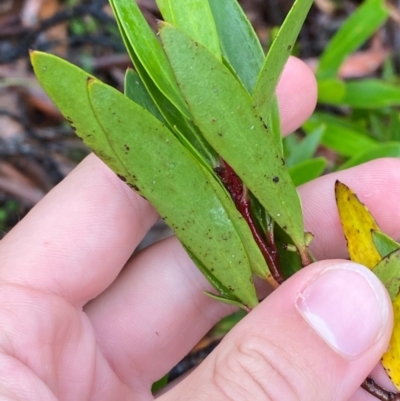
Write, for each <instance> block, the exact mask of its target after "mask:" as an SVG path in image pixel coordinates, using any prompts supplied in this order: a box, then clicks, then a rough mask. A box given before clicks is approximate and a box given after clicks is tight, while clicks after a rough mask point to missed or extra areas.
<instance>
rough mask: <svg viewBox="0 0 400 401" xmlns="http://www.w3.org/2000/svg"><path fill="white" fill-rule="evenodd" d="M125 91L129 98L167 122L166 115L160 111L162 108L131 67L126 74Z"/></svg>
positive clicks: (163, 121)
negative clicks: (159, 107)
mask: <svg viewBox="0 0 400 401" xmlns="http://www.w3.org/2000/svg"><path fill="white" fill-rule="evenodd" d="M124 93H125V95H126V96H128V97H129V99H131V100H133V101H134V102H135V103H137V104H139V105H140V106H142V107H143V108H145V109H146V110H147V111H149V112H150V113H151V114H153V116H154V117H156V118H158V119H159V120H160V121H161V122H162V123H164V124H165V123H166V122H165V119H164V117H163V116H162V114H161V113H160V110H159V109H158V107H157V105H156V104H155V103H154V101H153V99H152V98H151V96H150V94H149V92H148V91H147V89H146V87H145V86H144V84H143V81H142V80H141V78H140V76H139V75H138V73H137V72H136V71H134V70H132V69H131V68H128V69H127V71H126V74H125V85H124Z"/></svg>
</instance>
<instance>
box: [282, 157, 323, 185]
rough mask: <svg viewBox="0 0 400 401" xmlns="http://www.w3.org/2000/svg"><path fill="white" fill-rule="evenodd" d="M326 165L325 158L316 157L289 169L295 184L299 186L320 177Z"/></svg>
mask: <svg viewBox="0 0 400 401" xmlns="http://www.w3.org/2000/svg"><path fill="white" fill-rule="evenodd" d="M326 164H327V162H326V159H325V158H324V157H316V158H315V159H310V160H305V161H303V162H300V163H299V164H296V165H295V166H293V167H291V168H290V169H289V173H290V175H291V177H292V180H293V182H294V184H295V185H296V186H299V185H302V184H305V183H306V182H308V181H311V180H314V179H315V178H317V177H319V176H320V175H321V174H322V173H323V172H324V170H325V168H326Z"/></svg>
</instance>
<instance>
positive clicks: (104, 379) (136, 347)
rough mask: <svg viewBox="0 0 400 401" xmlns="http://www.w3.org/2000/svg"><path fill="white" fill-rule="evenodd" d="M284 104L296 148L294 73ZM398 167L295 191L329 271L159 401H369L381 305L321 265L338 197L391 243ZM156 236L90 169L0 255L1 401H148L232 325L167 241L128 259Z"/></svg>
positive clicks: (302, 86)
mask: <svg viewBox="0 0 400 401" xmlns="http://www.w3.org/2000/svg"><path fill="white" fill-rule="evenodd" d="M278 97H279V102H280V105H281V113H282V119H283V128H284V131H286V132H290V131H292V130H293V129H295V128H296V127H297V126H299V125H300V124H301V123H302V121H304V119H305V118H306V117H307V116H308V115H309V113H310V112H311V111H312V109H313V107H314V104H315V82H314V79H313V77H312V75H311V73H310V72H309V71H308V69H307V68H306V67H304V65H303V64H302V63H301V62H299V61H298V60H296V59H291V60H290V61H289V63H288V66H287V67H286V70H285V72H284V76H283V79H282V81H281V83H280V87H279V91H278ZM399 167H400V164H399V162H398V161H394V160H380V161H376V162H373V163H369V164H367V165H364V166H360V167H357V168H354V169H351V170H348V171H343V172H340V173H335V174H331V175H328V176H324V177H322V178H320V179H318V180H316V181H314V182H312V183H309V184H307V185H304V186H303V187H301V188H300V194H301V197H302V201H303V205H304V213H305V221H306V228H307V230H310V231H312V232H313V233H314V234H315V240H314V244H313V252H314V254H315V256H316V257H317V258H318V259H329V260H324V261H322V262H317V263H314V264H313V265H311V266H309V267H307V268H305V269H303V270H302V271H301V272H299V273H298V274H296V275H295V276H294V277H292V278H291V279H289V280H288V281H287V282H285V283H284V284H283V285H282V286H281V287H279V288H278V289H277V290H276V291H274V292H273V293H272V294H271V295H270V296H268V298H267V299H266V300H264V301H263V302H262V303H261V304H260V305H259V306H258V307H257V308H256V309H254V310H253V311H252V312H251V313H250V314H249V315H248V316H247V317H246V318H245V319H244V320H243V321H242V322H240V323H239V324H238V325H237V326H236V327H235V328H234V329H233V330H232V331H231V332H230V333H229V334H228V335H227V336H226V338H225V339H224V340H223V341H222V342H221V344H220V345H219V346H218V347H217V349H216V350H215V351H214V352H213V353H212V354H211V355H210V356H209V357H208V358H207V359H206V360H205V361H204V363H203V364H202V365H201V366H200V367H199V368H197V369H196V370H195V371H194V372H193V373H191V374H190V375H189V376H188V377H187V378H186V379H185V380H183V381H182V382H181V383H179V384H177V385H176V386H174V387H173V388H171V389H170V390H169V391H167V392H166V393H165V394H163V395H161V396H160V397H159V399H160V400H162V401H169V400H175V401H176V400H198V401H202V400H206V399H208V400H212V401H214V400H215V401H216V400H218V401H228V400H230V401H233V400H235V401H239V400H249V401H250V400H251V401H253V400H257V401H258V400H260V401H261V400H280V401H281V400H284V401H292V400H307V401H309V400H337V401H347V400H349V399H351V400H352V401H361V400H368V399H372V397H371V396H369V395H367V394H366V393H365V392H364V391H363V390H360V389H359V386H360V383H361V382H362V381H363V379H364V378H365V377H366V376H367V375H368V374H369V373H370V372H371V370H372V369H373V368H374V366H375V365H376V364H377V362H378V361H379V359H380V356H381V355H382V353H383V352H384V351H385V349H386V347H387V344H388V340H389V337H390V332H391V324H392V323H391V319H392V315H391V308H390V301H389V299H388V297H387V295H386V292H385V291H384V289H383V287H382V285H381V284H380V283H379V281H378V280H377V279H376V278H375V277H374V276H373V274H372V273H370V272H369V271H368V270H367V269H365V268H363V267H360V266H358V265H356V264H354V263H349V262H346V261H341V260H330V259H331V258H340V257H345V255H346V253H345V243H344V240H343V236H342V233H341V228H340V223H339V219H338V216H337V212H336V207H335V204H334V197H333V188H334V185H333V184H334V181H335V180H336V179H337V178H339V179H340V180H341V181H343V182H345V183H346V184H348V185H350V186H351V187H352V188H353V189H354V190H355V191H356V192H357V193H358V194H359V195H360V197H361V198H363V199H365V198H368V206H369V208H370V209H371V211H372V213H373V214H374V215H375V216H376V218H377V220H378V222H379V223H380V225H381V227H382V228H383V230H384V231H386V232H388V234H389V235H392V236H395V237H396V236H397V237H398V236H399V234H400V226H399V223H397V222H398V221H400V219H399V218H396V217H398V216H399V214H400V206H399V202H398V197H396V194H395V193H394V192H392V191H390V190H387V188H395V187H398V185H399V184H400V182H399V181H400V178H399V175H398V173H397V172H398V169H399ZM384 191H385V192H384ZM382 193H385V197H384V203H383V202H382ZM156 220H157V214H156V212H155V211H154V209H153V208H152V207H151V206H150V205H149V204H148V203H147V202H146V201H145V200H144V199H142V198H141V197H140V196H138V195H137V194H135V193H134V192H133V191H131V190H130V189H129V188H128V187H127V186H126V185H125V184H123V183H122V182H121V181H120V180H119V179H118V178H117V177H116V176H115V174H114V173H112V172H111V171H110V170H109V169H108V168H107V167H106V166H105V165H104V164H103V163H102V162H100V161H99V160H98V159H97V158H96V157H95V156H93V155H91V156H89V157H88V158H87V159H86V160H85V161H84V162H83V163H81V164H80V166H78V167H77V168H76V169H75V171H74V172H73V173H72V174H70V175H69V176H68V177H67V178H66V179H65V180H64V181H63V182H62V183H61V184H60V185H58V186H57V187H56V188H55V189H54V190H52V191H51V192H50V193H49V194H48V195H47V196H46V198H45V199H43V200H42V201H41V202H40V203H39V204H38V205H37V206H36V207H35V208H34V209H33V210H32V211H31V212H30V213H29V215H28V216H27V217H26V218H24V219H23V221H21V222H20V223H19V224H18V225H17V226H16V227H15V228H14V229H13V230H12V231H11V232H10V233H9V234H8V235H7V236H6V237H5V238H4V239H3V240H2V241H1V243H0V260H1V268H0V328H1V331H0V376H1V378H2V380H1V382H0V394H1V396H0V398H1V399H2V400H16V399H18V400H40V401H50V400H63V401H64V400H65V401H70V400H71V401H78V400H79V401H81V400H90V401H97V400H101V401H105V400H118V401H124V400H140V401H147V400H151V399H153V397H152V395H151V393H150V388H151V384H152V383H153V382H154V381H156V380H157V379H159V378H160V377H161V376H163V375H164V374H165V373H166V372H168V371H169V370H170V369H171V368H172V367H173V366H174V365H175V364H176V363H177V362H178V361H179V360H180V359H181V358H182V357H183V356H184V355H185V354H186V353H187V352H188V351H189V350H190V349H191V348H192V347H193V345H194V344H195V343H196V342H197V341H198V340H199V339H200V338H201V337H202V336H203V335H204V334H205V333H206V332H207V331H208V330H209V329H210V328H211V327H212V326H213V324H215V323H216V322H217V321H218V320H219V319H220V318H221V317H223V316H224V315H226V314H228V313H230V312H231V311H232V309H231V308H230V307H229V306H227V305H223V304H221V303H218V302H215V301H213V300H211V299H209V298H208V297H206V296H205V295H204V294H203V290H205V289H206V290H210V289H211V288H210V286H209V284H208V283H207V282H206V281H205V279H204V278H203V276H202V275H201V274H200V273H199V272H198V270H197V268H196V267H195V266H194V265H193V263H192V262H191V261H190V259H189V257H188V256H187V255H186V253H185V252H184V251H183V249H182V247H181V246H180V244H179V243H178V241H177V240H176V238H174V237H172V238H169V239H166V240H164V241H161V242H159V243H157V244H155V245H153V246H151V247H149V248H147V249H146V250H144V251H142V252H140V253H139V254H137V255H135V256H134V257H131V255H132V252H133V250H134V249H135V247H136V246H137V245H138V244H139V242H140V241H141V239H142V238H143V237H144V235H145V234H146V232H147V231H148V230H149V228H150V227H151V226H152V225H153V224H154V223H155V222H156ZM124 266H125V267H124ZM318 317H319V318H320V320H319V321H318V319H317V318H318ZM324 336H325V337H327V338H328V340H327V339H326V338H325V340H323V337H324ZM332 342H334V343H335V344H336V345H335V346H332V344H331V345H328V344H329V343H332Z"/></svg>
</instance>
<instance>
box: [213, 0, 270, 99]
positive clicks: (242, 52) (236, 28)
mask: <svg viewBox="0 0 400 401" xmlns="http://www.w3.org/2000/svg"><path fill="white" fill-rule="evenodd" d="M209 3H210V6H211V10H212V13H213V16H214V19H215V22H216V26H217V31H218V35H219V40H220V44H221V48H222V54H223V56H224V58H225V60H226V61H227V62H228V64H229V65H230V66H231V68H232V70H233V71H235V73H236V75H237V76H238V78H239V79H240V80H241V82H242V83H243V85H244V87H245V88H246V89H247V91H248V92H249V93H253V89H254V85H255V83H256V80H257V76H258V74H259V72H260V70H261V67H262V65H263V62H264V52H263V50H262V47H261V44H260V41H259V40H258V37H257V35H256V33H255V32H254V29H253V27H252V26H251V24H250V22H249V20H248V19H247V17H246V15H245V13H244V12H243V10H242V7H241V6H240V5H239V3H238V2H237V1H236V0H209Z"/></svg>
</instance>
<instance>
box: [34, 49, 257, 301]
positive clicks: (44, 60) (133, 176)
mask: <svg viewBox="0 0 400 401" xmlns="http://www.w3.org/2000/svg"><path fill="white" fill-rule="evenodd" d="M32 64H33V66H34V70H35V73H36V74H37V77H38V79H39V81H40V82H41V84H42V85H43V87H44V89H45V90H46V92H47V93H48V95H49V96H50V97H51V99H52V100H53V101H54V103H55V104H56V106H57V107H59V108H60V110H61V111H62V113H63V114H64V116H65V117H66V118H67V119H68V120H69V121H70V122H71V123H72V124H73V126H74V127H75V129H76V131H77V134H78V135H79V136H81V137H82V138H83V139H84V141H85V143H86V144H87V145H88V146H89V147H90V148H92V150H93V151H94V152H95V153H96V154H97V155H98V156H99V157H100V158H101V159H102V160H103V161H104V162H105V163H106V164H108V165H109V166H110V167H111V168H112V169H113V170H114V171H115V172H116V173H117V174H119V175H120V177H121V178H123V179H124V180H125V181H126V182H127V183H128V184H129V185H130V186H132V187H135V188H136V189H137V190H138V188H137V186H138V185H139V186H142V185H143V181H144V182H145V192H146V193H145V194H143V195H144V196H146V198H147V199H149V201H151V202H152V203H153V204H154V205H155V206H156V207H157V206H160V207H159V208H158V209H159V211H160V213H161V214H162V215H163V216H164V217H165V218H166V220H167V221H168V222H170V223H171V225H172V224H174V225H175V231H176V232H177V234H178V237H179V238H180V239H181V240H182V242H184V243H185V244H186V245H187V246H188V247H190V249H192V248H196V249H195V250H194V252H196V255H198V258H199V259H200V260H202V261H203V263H204V264H205V265H207V266H208V267H209V268H210V270H211V269H215V272H214V274H215V276H216V277H218V279H219V280H220V281H221V282H224V280H225V279H226V280H227V281H226V282H227V283H229V284H228V285H231V286H232V289H233V292H234V293H235V295H236V296H237V297H238V298H240V299H241V301H243V303H244V304H246V305H248V306H249V307H253V306H255V305H256V304H257V298H256V296H255V291H254V288H253V287H252V284H251V270H250V266H249V262H248V258H247V254H246V251H245V250H244V249H243V245H242V243H241V240H240V238H239V237H238V235H237V233H236V229H235V226H234V225H233V223H232V220H235V219H239V220H240V219H242V217H241V216H240V214H239V212H237V211H236V216H233V211H232V210H231V211H230V215H229V216H228V215H227V213H226V211H225V209H224V207H223V206H222V205H221V202H220V200H219V198H218V196H216V195H215V191H214V190H213V188H212V186H211V185H210V184H209V182H210V179H212V178H213V177H211V176H210V174H209V173H207V172H206V171H205V170H203V169H202V168H200V167H199V165H198V164H197V162H196V161H195V159H193V157H192V156H191V155H190V154H188V152H187V151H186V150H185V149H184V148H183V146H182V145H181V144H180V143H179V141H178V140H177V139H176V138H175V137H174V136H173V134H172V133H171V132H170V131H168V130H167V129H166V128H165V126H164V125H163V124H162V123H161V122H160V121H159V120H157V119H156V118H155V117H153V116H152V115H151V114H150V113H149V112H147V111H146V110H145V109H143V108H142V107H141V106H139V105H136V104H135V103H133V102H132V101H130V100H129V99H128V98H127V97H125V96H124V95H122V94H120V93H118V92H117V91H115V90H113V89H111V88H108V87H106V86H105V85H103V84H100V83H97V84H96V85H95V84H91V87H92V88H96V87H97V86H100V89H99V91H100V92H101V93H100V96H96V99H95V101H96V103H99V104H97V107H98V108H99V109H101V111H102V112H103V114H102V119H104V120H105V122H104V121H102V125H100V124H99V122H98V120H97V119H96V117H95V115H94V114H93V108H92V104H91V103H90V101H89V97H88V93H87V81H88V79H89V80H90V79H92V80H93V79H94V78H93V77H91V76H90V75H88V74H87V73H85V72H84V71H82V70H81V69H79V68H77V67H75V66H74V65H72V64H70V63H67V62H66V61H64V60H61V59H59V58H57V57H54V56H51V55H48V54H44V53H40V52H34V53H32ZM71 88H73V90H71ZM103 92H104V97H102V95H103ZM113 113H115V114H113ZM100 114H101V113H100ZM143 120H144V121H143ZM103 125H108V128H109V130H111V131H112V135H111V136H112V140H110V138H109V137H108V133H107V134H106V133H105V131H104V128H103ZM120 128H121V129H120ZM116 142H117V145H116V144H115V143H116ZM131 142H132V143H131ZM121 143H123V145H126V146H127V147H123V146H122V145H121ZM118 144H119V145H120V146H121V147H122V149H121V148H118V149H116V148H114V147H117V146H118ZM128 148H129V151H128ZM143 148H144V149H143ZM131 152H134V153H135V154H134V156H133V157H132V156H131ZM163 152H164V153H163ZM168 152H169V153H168ZM162 154H163V155H164V156H166V157H164V158H163V157H162ZM126 159H128V160H126ZM181 173H182V174H183V173H184V174H183V176H182V177H176V176H175V174H176V175H178V176H179V175H180V174H181ZM146 180H147V181H146ZM185 180H186V182H185ZM153 182H154V184H153ZM146 185H147V186H146ZM182 185H183V186H184V187H182ZM160 187H161V190H160V189H158V190H155V189H156V188H160ZM187 188H191V191H187ZM163 191H164V192H163ZM221 191H222V189H221ZM202 196H204V199H202ZM192 198H193V199H192ZM177 205H179V207H177ZM232 209H233V207H232ZM234 210H235V209H234ZM169 212H171V213H169ZM198 212H200V214H198ZM203 212H205V213H206V214H207V215H208V217H206V216H205V215H203V214H202V213H203ZM193 216H198V218H196V219H194V218H193ZM242 224H245V223H244V222H242ZM186 237H188V238H189V239H187V238H186ZM199 238H201V239H200V245H199V247H198V248H197V247H196V246H197V242H196V241H199ZM197 251H199V252H197ZM214 256H215V259H214ZM210 260H211V262H210V263H208V262H209V261H210ZM214 265H215V266H214ZM220 273H221V274H220ZM231 274H232V282H231V281H230V279H229V277H230V275H231Z"/></svg>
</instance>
